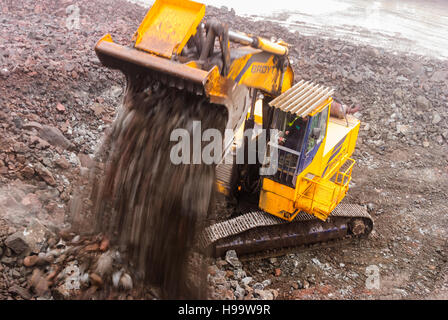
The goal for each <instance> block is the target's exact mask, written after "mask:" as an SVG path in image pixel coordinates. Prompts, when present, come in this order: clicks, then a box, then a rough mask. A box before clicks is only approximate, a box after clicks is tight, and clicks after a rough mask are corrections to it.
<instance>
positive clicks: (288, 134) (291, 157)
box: [267, 104, 329, 188]
mask: <svg viewBox="0 0 448 320" xmlns="http://www.w3.org/2000/svg"><path fill="white" fill-rule="evenodd" d="M319 109H320V110H319V111H317V112H314V113H313V112H312V113H309V114H308V115H305V116H303V117H301V116H298V115H297V114H293V113H291V112H284V111H283V110H280V109H275V110H274V115H273V120H272V122H271V126H270V128H271V129H277V130H278V132H279V134H278V137H277V138H276V139H275V140H274V141H270V142H269V147H270V148H276V149H277V150H278V163H277V167H278V168H277V171H276V173H275V174H274V175H272V176H269V177H267V178H269V179H272V180H274V181H276V182H279V183H281V184H284V185H287V186H290V187H293V188H294V187H295V184H296V178H297V176H298V175H299V174H300V173H301V172H302V171H303V170H304V169H305V168H306V167H307V166H308V165H309V164H310V163H311V162H312V160H313V158H314V156H315V155H316V152H317V150H318V149H319V147H320V146H321V144H322V141H323V140H324V137H325V134H326V131H327V124H328V112H329V104H327V105H326V106H324V107H323V108H319Z"/></svg>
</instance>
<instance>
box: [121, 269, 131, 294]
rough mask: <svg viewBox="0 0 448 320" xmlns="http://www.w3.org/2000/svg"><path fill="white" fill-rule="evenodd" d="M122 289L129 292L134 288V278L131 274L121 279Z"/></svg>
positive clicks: (125, 274)
mask: <svg viewBox="0 0 448 320" xmlns="http://www.w3.org/2000/svg"><path fill="white" fill-rule="evenodd" d="M119 285H120V288H122V289H124V290H126V291H129V290H132V287H133V283H132V278H131V276H130V275H129V274H127V273H124V274H123V275H122V276H121V278H120V284H119Z"/></svg>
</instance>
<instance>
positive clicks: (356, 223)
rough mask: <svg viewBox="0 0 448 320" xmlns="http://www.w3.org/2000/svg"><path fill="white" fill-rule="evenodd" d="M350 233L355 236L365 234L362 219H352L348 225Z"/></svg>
mask: <svg viewBox="0 0 448 320" xmlns="http://www.w3.org/2000/svg"><path fill="white" fill-rule="evenodd" d="M349 228H350V231H351V232H352V233H353V234H354V235H355V236H361V235H363V234H364V233H365V232H366V225H365V224H364V221H363V220H362V219H353V220H351V221H350V223H349Z"/></svg>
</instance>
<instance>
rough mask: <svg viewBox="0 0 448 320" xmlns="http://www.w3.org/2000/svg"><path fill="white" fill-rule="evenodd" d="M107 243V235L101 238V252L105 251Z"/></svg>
mask: <svg viewBox="0 0 448 320" xmlns="http://www.w3.org/2000/svg"><path fill="white" fill-rule="evenodd" d="M109 244H110V241H109V239H108V238H107V237H104V238H103V240H101V244H100V250H101V251H103V252H104V251H106V250H107V249H109Z"/></svg>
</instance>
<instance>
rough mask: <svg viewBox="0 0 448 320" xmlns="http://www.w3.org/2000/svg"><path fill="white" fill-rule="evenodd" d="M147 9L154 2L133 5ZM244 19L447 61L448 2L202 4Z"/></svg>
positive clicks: (236, 0) (227, 0) (211, 0)
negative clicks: (227, 10)
mask: <svg viewBox="0 0 448 320" xmlns="http://www.w3.org/2000/svg"><path fill="white" fill-rule="evenodd" d="M130 1H131V2H138V3H141V4H144V5H145V6H146V7H148V6H149V5H150V4H152V3H153V2H154V1H153V0H130ZM203 2H204V3H206V4H208V5H213V6H216V7H221V6H226V7H228V8H234V9H235V11H236V13H237V14H239V15H242V16H250V17H251V18H253V19H256V20H262V19H263V20H270V21H274V22H278V23H280V24H282V25H284V26H286V27H288V28H289V29H291V30H293V31H295V30H297V31H299V32H300V33H302V34H304V35H320V36H324V37H327V38H340V39H344V40H348V41H352V42H362V43H366V44H370V45H373V46H377V47H383V48H386V49H390V50H396V51H403V52H412V53H417V54H424V55H429V56H433V57H436V58H448V1H444V0H373V1H372V0H314V1H312V2H310V1H291V0H276V1H258V2H257V4H256V5H254V2H253V1H241V0H203Z"/></svg>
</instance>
